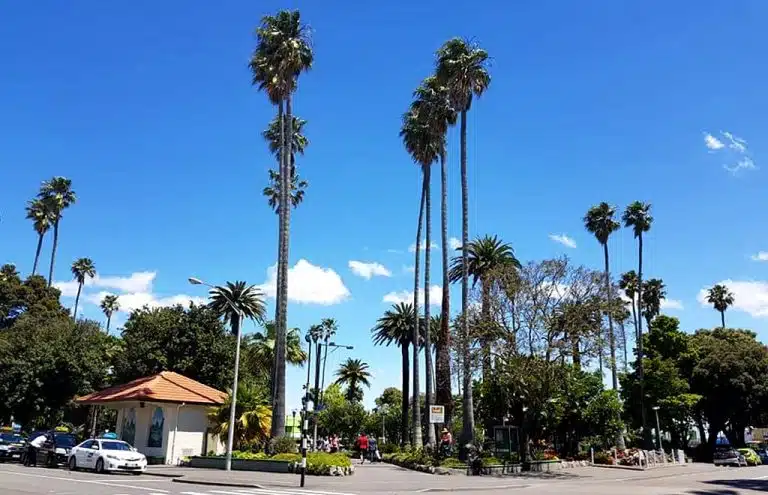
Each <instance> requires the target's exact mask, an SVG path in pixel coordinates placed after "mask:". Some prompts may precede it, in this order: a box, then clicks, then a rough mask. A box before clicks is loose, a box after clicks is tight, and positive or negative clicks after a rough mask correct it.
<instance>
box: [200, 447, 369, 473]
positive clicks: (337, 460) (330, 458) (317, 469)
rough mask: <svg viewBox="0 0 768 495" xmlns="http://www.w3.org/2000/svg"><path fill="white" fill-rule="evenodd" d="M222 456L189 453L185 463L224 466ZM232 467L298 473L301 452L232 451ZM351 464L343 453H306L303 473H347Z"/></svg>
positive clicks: (212, 467) (268, 471)
mask: <svg viewBox="0 0 768 495" xmlns="http://www.w3.org/2000/svg"><path fill="white" fill-rule="evenodd" d="M225 463H226V459H225V457H224V456H196V457H191V458H190V460H189V465H190V466H191V467H195V468H203V469H224V466H225ZM232 469H233V470H235V471H262V472H267V473H300V472H301V455H299V454H277V455H274V456H272V457H269V456H267V455H266V454H262V453H256V454H254V453H249V452H233V453H232ZM354 472H355V468H354V466H352V462H351V461H350V460H349V457H347V456H346V455H343V454H328V453H325V452H312V453H310V454H308V455H307V474H309V475H315V476H349V475H351V474H354Z"/></svg>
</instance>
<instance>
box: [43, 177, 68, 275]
mask: <svg viewBox="0 0 768 495" xmlns="http://www.w3.org/2000/svg"><path fill="white" fill-rule="evenodd" d="M37 197H38V198H39V199H41V200H43V201H44V202H45V204H46V206H47V208H48V211H49V212H50V215H51V221H52V222H53V247H52V248H51V266H50V267H49V269H48V285H49V286H50V285H51V284H52V283H53V268H54V265H55V263H56V250H57V249H58V247H59V223H60V222H61V217H62V215H63V214H64V210H66V209H67V208H69V207H70V206H72V205H73V204H75V202H76V201H77V196H76V195H75V192H74V191H73V190H72V181H71V180H70V179H67V178H66V177H53V178H51V180H47V181H44V182H43V184H42V185H41V186H40V192H39V193H38V195H37Z"/></svg>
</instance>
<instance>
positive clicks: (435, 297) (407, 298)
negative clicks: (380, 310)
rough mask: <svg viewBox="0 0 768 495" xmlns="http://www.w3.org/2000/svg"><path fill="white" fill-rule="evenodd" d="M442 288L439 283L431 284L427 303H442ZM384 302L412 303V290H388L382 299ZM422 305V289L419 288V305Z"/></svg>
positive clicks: (433, 304) (434, 304)
mask: <svg viewBox="0 0 768 495" xmlns="http://www.w3.org/2000/svg"><path fill="white" fill-rule="evenodd" d="M442 297H443V289H442V287H440V286H439V285H432V286H430V288H429V305H430V306H440V304H441V303H442ZM382 301H383V302H385V303H391V304H398V303H410V304H413V291H407V290H403V291H399V292H390V293H389V294H385V295H384V298H383V299H382ZM423 305H424V289H423V288H421V289H419V306H423Z"/></svg>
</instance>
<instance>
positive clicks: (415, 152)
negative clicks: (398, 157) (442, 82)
mask: <svg viewBox="0 0 768 495" xmlns="http://www.w3.org/2000/svg"><path fill="white" fill-rule="evenodd" d="M427 117H428V116H427V114H426V112H425V113H420V112H419V111H418V110H417V109H415V108H414V107H413V106H411V108H410V109H409V110H408V111H407V112H406V113H405V114H404V115H403V125H402V128H401V129H400V137H401V138H402V139H403V144H404V145H405V149H406V151H408V153H409V154H410V155H411V158H413V161H414V162H415V163H416V164H418V165H419V166H420V168H421V171H422V183H421V202H420V205H419V217H418V218H419V222H418V224H417V226H416V244H415V246H416V249H415V253H414V256H415V263H414V282H413V306H414V308H418V307H419V276H420V274H421V272H420V271H419V260H420V255H421V245H422V244H421V229H422V223H423V220H424V214H425V211H426V213H427V215H428V216H429V215H430V209H431V208H428V207H427V206H428V205H431V201H430V178H431V170H432V163H434V162H435V160H436V159H437V157H438V153H439V147H440V144H439V143H438V142H437V141H436V139H435V136H434V134H433V132H432V129H431V127H430V123H429V121H428V119H427ZM428 227H429V224H428ZM427 230H428V234H429V228H428V229H427ZM431 242H432V241H431V237H430V239H429V240H428V241H427V243H426V251H425V264H426V263H427V261H428V259H429V256H430V253H429V252H430V248H431ZM427 268H428V267H427ZM428 273H429V270H428V269H426V270H425V282H426V283H427V284H428V283H429V275H428ZM424 312H425V315H426V316H427V317H428V316H429V285H426V286H425V287H424ZM419 334H420V329H419V321H418V320H414V325H413V339H412V340H413V341H414V342H415V341H418V340H419ZM425 354H428V353H425ZM429 364H431V356H430V363H428V366H429ZM429 374H430V377H429V378H430V380H428V382H429V381H431V372H430V373H429ZM430 387H431V384H430V383H427V389H428V390H427V394H428V395H430V396H431V394H430V393H429V388H430ZM419 396H420V386H419V346H414V347H413V397H414V399H413V411H412V412H411V415H412V418H413V423H412V425H411V427H412V428H413V432H412V435H413V445H414V446H419V445H421V411H420V404H419ZM430 402H431V397H425V406H426V407H429V404H430ZM433 437H434V433H433V435H430V436H428V440H429V439H431V440H432V441H433V443H434V438H433Z"/></svg>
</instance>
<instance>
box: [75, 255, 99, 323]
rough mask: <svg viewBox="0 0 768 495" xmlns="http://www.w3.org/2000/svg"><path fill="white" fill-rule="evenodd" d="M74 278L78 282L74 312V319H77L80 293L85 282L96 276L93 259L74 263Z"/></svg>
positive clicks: (82, 259) (81, 259) (79, 260)
mask: <svg viewBox="0 0 768 495" xmlns="http://www.w3.org/2000/svg"><path fill="white" fill-rule="evenodd" d="M72 276H73V277H75V281H77V296H76V297H75V309H74V311H73V312H72V318H74V319H77V306H78V305H79V303H80V292H81V291H82V290H83V285H85V281H86V280H87V279H89V278H93V277H95V276H96V267H95V266H94V264H93V260H91V258H80V259H77V260H75V261H74V263H72Z"/></svg>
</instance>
